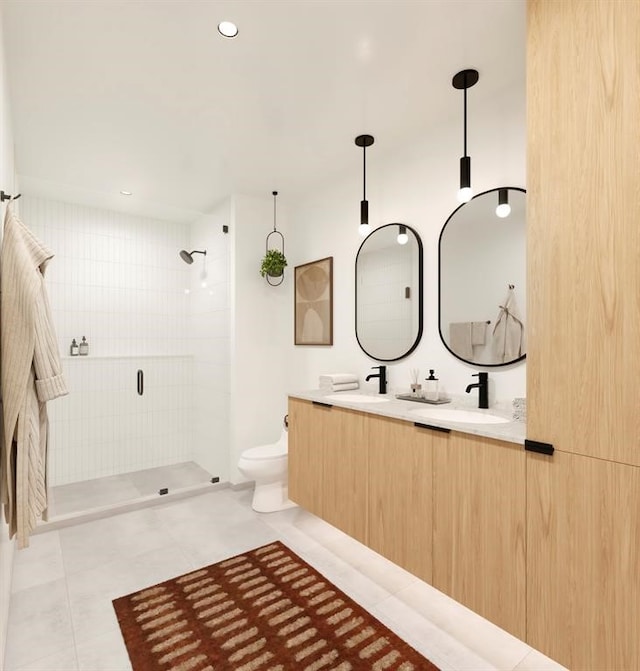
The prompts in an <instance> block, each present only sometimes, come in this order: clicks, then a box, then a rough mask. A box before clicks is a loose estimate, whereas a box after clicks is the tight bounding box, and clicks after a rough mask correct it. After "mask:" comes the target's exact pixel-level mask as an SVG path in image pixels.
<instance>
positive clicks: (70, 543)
mask: <svg viewBox="0 0 640 671" xmlns="http://www.w3.org/2000/svg"><path fill="white" fill-rule="evenodd" d="M251 494H252V492H251V490H249V489H244V490H237V491H234V490H231V489H220V490H217V491H215V492H211V493H207V494H203V495H200V496H194V497H192V498H189V499H183V500H180V501H176V502H168V503H166V504H162V505H158V506H155V507H153V508H146V509H143V510H137V511H134V512H129V513H125V514H121V515H115V516H113V517H110V518H106V519H101V520H97V521H93V522H88V523H85V524H79V525H77V526H71V527H66V528H63V529H60V530H57V531H49V532H46V533H43V534H40V535H36V536H34V537H33V538H32V541H31V547H29V548H27V549H26V550H22V551H18V552H16V559H15V564H14V576H13V582H12V597H11V605H10V613H9V632H8V641H7V650H6V660H5V667H4V668H5V671H125V670H127V669H131V666H130V664H129V660H128V657H127V653H126V650H125V647H124V644H123V642H122V638H121V636H120V631H119V628H118V623H117V620H116V617H115V614H114V611H113V608H112V605H111V600H112V599H113V598H115V597H117V596H121V595H124V594H128V593H130V592H133V591H136V590H138V589H141V588H143V587H145V586H148V585H153V584H155V583H158V582H161V581H163V580H167V579H169V578H172V577H174V576H176V575H180V574H182V573H185V572H187V571H190V570H193V569H195V568H198V567H200V566H204V565H207V564H211V563H214V562H216V561H219V560H221V559H223V558H225V557H229V556H232V555H234V554H238V553H240V552H243V551H245V550H249V549H251V548H254V547H257V546H259V545H262V544H265V543H269V542H271V541H273V540H276V539H279V540H281V541H282V542H284V543H285V544H287V545H288V546H289V547H291V548H292V549H293V550H294V551H295V552H297V553H298V554H299V555H300V556H301V557H302V558H303V559H305V560H306V561H307V562H308V563H310V564H311V565H313V566H315V567H316V568H317V569H318V570H319V571H320V572H321V573H323V574H324V575H325V576H326V577H327V578H329V579H330V580H331V581H333V582H334V583H335V584H336V585H337V586H338V587H340V588H341V589H342V590H343V591H345V592H346V593H347V594H349V595H350V596H351V597H352V598H353V599H355V600H356V601H358V602H359V603H360V604H362V605H363V606H364V607H366V608H367V609H369V610H370V611H371V612H372V613H373V614H374V615H375V616H376V617H378V619H380V620H381V621H382V622H384V623H385V624H386V625H387V626H389V627H390V628H391V629H393V630H394V631H396V632H397V633H398V634H399V635H400V636H401V637H403V638H404V639H405V640H406V641H408V642H409V643H410V644H411V645H413V646H414V647H415V648H416V649H418V650H419V651H420V652H421V653H423V654H424V655H425V656H427V657H428V658H429V659H431V660H432V661H433V662H434V663H435V664H436V665H438V666H439V667H440V668H441V669H442V670H443V671H454V670H456V671H485V670H486V671H489V670H491V669H501V670H505V671H509V670H511V671H562V667H560V666H558V665H557V664H555V663H554V662H552V661H550V660H549V659H547V658H546V657H544V656H542V655H541V654H539V653H538V652H535V651H533V650H532V649H531V648H530V647H528V646H527V645H526V644H525V643H523V642H521V641H519V640H517V639H515V638H513V637H512V636H510V635H509V634H507V633H505V632H504V631H502V630H501V629H498V628H497V627H495V626H494V625H492V624H491V623H489V622H487V621H486V620H484V619H482V618H480V617H479V616H477V615H475V614H474V613H472V612H471V611H469V610H467V609H466V608H464V607H462V606H460V605H459V604H456V603H455V602H454V601H452V600H451V599H449V598H447V597H446V596H444V595H443V594H441V593H440V592H438V591H436V590H435V589H433V588H432V587H430V586H429V585H427V584H425V583H423V582H422V581H420V580H418V579H417V578H415V577H414V576H412V575H411V574H409V573H407V572H406V571H404V570H402V569H400V568H398V567H397V566H395V565H393V564H391V563H390V562H388V561H387V560H385V559H383V558H382V557H380V556H379V555H377V554H375V553H374V552H372V551H370V550H368V549H367V548H365V547H364V546H362V545H360V544H359V543H357V542H356V541H354V540H352V539H351V538H349V537H348V536H346V535H345V534H343V533H342V532H340V531H338V530H336V529H334V528H333V527H331V526H329V525H328V524H326V523H325V522H323V521H322V520H320V519H318V518H317V517H315V516H313V515H311V514H309V513H307V512H305V511H303V510H301V509H299V508H293V509H290V510H286V511H283V512H280V513H270V514H268V515H259V514H257V513H255V512H253V510H252V509H251V506H250V502H251Z"/></svg>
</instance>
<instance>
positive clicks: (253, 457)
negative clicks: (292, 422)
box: [238, 417, 296, 513]
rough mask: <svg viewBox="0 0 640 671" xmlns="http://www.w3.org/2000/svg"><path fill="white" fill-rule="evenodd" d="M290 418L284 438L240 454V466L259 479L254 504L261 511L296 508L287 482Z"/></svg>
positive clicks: (248, 475)
mask: <svg viewBox="0 0 640 671" xmlns="http://www.w3.org/2000/svg"><path fill="white" fill-rule="evenodd" d="M287 460H288V443H287V418H286V417H285V423H284V426H283V428H282V434H281V435H280V439H279V440H278V442H276V443H272V444H270V445H260V446H259V447H252V448H250V449H248V450H245V451H244V452H243V453H242V454H241V455H240V461H238V470H239V471H240V473H242V475H244V477H245V478H247V479H248V480H255V483H256V486H255V490H254V492H253V501H252V503H251V507H252V508H253V509H254V510H255V511H256V512H258V513H273V512H276V511H278V510H285V509H286V508H292V507H293V506H295V505H296V504H295V503H294V502H293V501H290V500H289V495H288V489H289V488H288V483H287V470H288V469H287Z"/></svg>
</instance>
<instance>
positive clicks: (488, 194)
mask: <svg viewBox="0 0 640 671" xmlns="http://www.w3.org/2000/svg"><path fill="white" fill-rule="evenodd" d="M505 194H506V200H507V201H508V206H509V207H510V212H509V213H508V214H507V215H506V216H504V215H505V210H508V208H506V207H504V205H505V203H502V205H503V207H502V208H501V210H500V212H501V214H502V216H500V215H498V214H497V207H498V205H499V204H500V202H501V201H503V200H505ZM525 194H526V192H525V190H524V189H519V188H514V187H501V188H499V189H492V190H490V191H485V192H484V193H480V194H478V195H477V196H475V197H474V198H472V199H471V200H470V201H469V202H468V203H464V204H463V205H461V206H460V207H458V208H457V209H456V210H455V211H454V212H453V213H452V214H451V216H450V217H449V218H448V219H447V221H446V223H445V225H444V226H443V227H442V232H441V233H440V244H439V285H440V286H439V288H440V300H439V319H438V328H439V330H440V338H441V339H442V342H443V343H444V345H445V347H446V348H447V349H448V350H449V351H450V352H451V353H452V354H453V355H454V356H456V357H458V359H462V361H466V362H467V363H471V364H474V365H477V366H506V365H508V364H510V363H514V362H516V361H520V360H521V359H524V357H525V356H526V343H525V324H526V321H525V318H526V315H525V308H526V295H527V294H526V202H525V201H526V195H525Z"/></svg>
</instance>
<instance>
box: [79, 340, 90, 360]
mask: <svg viewBox="0 0 640 671" xmlns="http://www.w3.org/2000/svg"><path fill="white" fill-rule="evenodd" d="M79 349H80V356H87V354H89V343H88V342H87V339H86V338H85V337H84V336H82V342H81V343H80V348H79Z"/></svg>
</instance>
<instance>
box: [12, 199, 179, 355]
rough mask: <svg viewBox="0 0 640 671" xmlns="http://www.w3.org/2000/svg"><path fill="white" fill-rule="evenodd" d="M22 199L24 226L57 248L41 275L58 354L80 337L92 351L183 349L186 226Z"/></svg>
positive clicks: (176, 351) (127, 352) (121, 352)
mask: <svg viewBox="0 0 640 671" xmlns="http://www.w3.org/2000/svg"><path fill="white" fill-rule="evenodd" d="M23 200H24V202H23V203H21V206H22V209H21V216H22V219H23V220H24V222H25V224H26V225H27V226H28V227H29V228H30V229H31V230H32V231H33V233H34V234H35V235H36V236H38V237H39V238H40V239H41V240H42V241H43V242H44V243H45V244H46V245H47V246H48V247H49V248H50V249H51V250H52V251H53V252H54V253H55V257H54V258H53V260H52V261H51V262H50V264H49V267H48V268H47V272H46V279H47V288H48V291H49V299H50V302H51V307H52V311H53V318H54V321H55V325H56V329H57V333H58V339H59V342H60V350H61V352H63V353H67V354H68V352H69V345H70V343H71V340H72V338H76V340H79V339H80V338H81V337H82V336H83V335H84V336H86V337H87V340H88V341H89V344H90V352H91V354H93V355H100V354H102V355H131V354H135V355H138V354H184V353H185V351H186V338H187V336H188V332H187V325H186V319H187V315H188V310H189V296H188V295H186V294H185V291H184V289H185V287H186V286H187V283H188V281H189V270H188V266H186V265H185V264H184V263H183V262H182V261H181V260H180V258H179V256H178V252H179V251H180V249H183V248H184V247H186V246H187V245H188V242H189V229H188V227H187V226H183V225H180V224H174V223H169V222H163V221H153V220H149V219H143V218H141V217H133V216H130V215H126V214H122V213H119V212H107V211H103V210H97V209H93V208H89V207H85V206H81V205H73V204H68V203H58V202H53V201H47V200H41V199H34V198H27V197H24V198H23Z"/></svg>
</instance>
